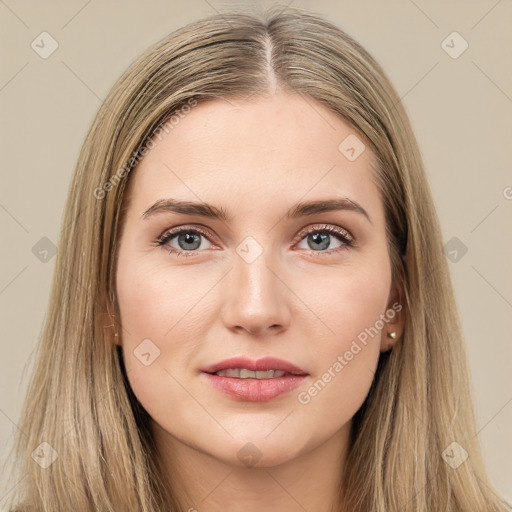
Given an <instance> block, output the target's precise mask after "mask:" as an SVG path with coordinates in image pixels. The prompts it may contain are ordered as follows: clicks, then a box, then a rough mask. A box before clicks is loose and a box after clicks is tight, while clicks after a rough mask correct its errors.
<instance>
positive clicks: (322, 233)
mask: <svg viewBox="0 0 512 512" xmlns="http://www.w3.org/2000/svg"><path fill="white" fill-rule="evenodd" d="M333 237H334V238H336V239H337V240H338V242H339V244H338V245H337V246H336V247H331V240H330V239H332V238H333ZM302 242H306V243H307V245H308V247H301V249H310V250H312V251H314V252H327V251H326V249H329V248H330V249H332V251H329V252H335V251H336V250H337V249H340V248H343V247H344V246H349V247H350V246H352V245H353V241H352V239H351V237H350V235H349V234H348V232H346V231H344V230H339V229H337V228H333V227H330V226H326V227H324V228H321V229H314V230H312V231H309V232H308V233H306V234H305V236H304V237H303V238H302V239H301V243H302Z"/></svg>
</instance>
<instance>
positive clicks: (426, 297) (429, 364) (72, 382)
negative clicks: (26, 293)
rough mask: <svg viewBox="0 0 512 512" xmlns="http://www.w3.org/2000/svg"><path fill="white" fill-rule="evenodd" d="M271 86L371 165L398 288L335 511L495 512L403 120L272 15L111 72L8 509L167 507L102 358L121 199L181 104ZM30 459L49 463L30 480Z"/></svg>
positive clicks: (135, 414) (440, 263) (316, 23)
mask: <svg viewBox="0 0 512 512" xmlns="http://www.w3.org/2000/svg"><path fill="white" fill-rule="evenodd" d="M271 83H272V84H274V83H275V84H276V85H277V87H278V88H279V89H281V90H283V91H289V92H292V93H299V94H303V95H304V96H305V97H307V96H309V97H312V98H315V99H317V100H319V101H320V102H322V103H323V104H324V105H325V106H326V107H327V108H329V109H331V110H332V111H334V112H336V113H338V114H339V115H340V116H343V118H344V119H345V120H347V121H348V122H349V123H350V124H351V125H352V126H353V127H354V129H355V130H356V131H357V133H358V134H359V135H360V136H361V138H363V139H364V140H365V141H366V142H365V143H367V144H368V145H369V147H371V149H372V150H373V152H374V153H375V155H376V157H377V162H378V165H377V166H376V168H375V169H374V175H375V183H376V184H377V186H378V187H379V190H380V193H381V198H382V201H383V203H384V207H385V212H386V221H387V235H388V244H389V252H390V258H391V263H392V269H393V277H394V278H395V279H396V280H397V282H400V283H401V285H402V288H403V298H404V309H405V311H406V324H405V331H404V334H403V337H402V338H401V339H400V341H399V342H398V343H397V345H396V346H395V348H394V349H393V350H392V351H391V352H390V353H387V354H383V355H382V356H381V358H380V360H379V364H378V368H377V372H376V374H375V378H374V382H373V384H372V387H371V390H370V392H369V394H368V396H367V398H366V401H365V402H364V404H363V406H362V407H361V409H360V410H359V411H358V412H357V413H356V415H355V417H354V421H353V430H352V437H351V445H350V450H349V454H348V460H347V463H346V468H347V469H346V472H345V478H344V480H343V482H340V497H341V496H342V495H343V499H344V500H345V501H344V503H345V505H344V506H345V507H346V508H343V510H351V511H352V510H353V511H361V512H368V511H372V512H390V511H398V510H400V511H405V510H407V511H408V512H412V511H423V512H424V511H436V512H437V511H446V512H455V511H464V512H479V511H481V512H484V511H485V512H490V511H495V512H498V511H505V510H507V505H508V504H506V503H505V501H504V500H502V499H501V498H500V497H499V496H498V495H497V494H496V493H495V491H494V490H493V488H492V485H491V483H490V482H489V480H488V478H487V476H486V473H485V469H484V466H483V463H482V460H481V455H480V451H479V446H478V442H477V438H476V429H475V419H474V413H473V409H472V407H473V406H472V397H471V388H470V379H469V376H468V370H467V362H466V356H465V351H464V343H463V337H462V330H461V327H460V324H459V320H458V313H457V309H456V303H455V298H454V294H453V291H452V285H451V281H450V276H449V271H448V266H447V262H446V258H445V255H444V252H443V244H442V237H441V231H440V226H439V221H438V218H437V214H436V212H435V208H434V204H433V200H432V197H431V193H430V191H429V186H428V182H427V179H426V177H425V173H424V168H423V163H422V159H421V156H420V152H419V149H418V146H417V143H416V140H415V137H414V135H413V132H412V130H411V126H410V124H409V120H408V118H407V114H406V112H405V110H404V108H403V106H402V104H401V102H400V98H399V97H398V95H397V93H396V92H395V90H394V89H393V87H392V85H391V83H390V81H389V80H388V78H387V77H386V75H385V73H384V72H383V70H382V69H381V67H380V66H379V65H378V64H377V63H376V62H375V60H374V59H373V58H372V57H371V56H370V55H369V54H368V53H367V51H366V50H365V49H364V48H362V47H361V46H360V45H359V44H358V43H357V42H356V41H354V40H353V39H352V38H351V37H349V36H348V35H347V34H346V33H344V32H343V31H342V30H340V29H339V28H337V27H336V26H334V25H332V24H330V23H329V22H327V21H325V20H323V19H322V18H320V17H318V16H316V15H314V14H312V13H308V12H306V11H302V10H298V9H289V8H288V9H286V10H282V8H280V11H279V12H277V11H274V10H273V9H271V10H270V11H269V12H267V14H266V16H265V17H263V18H262V17H258V16H252V15H248V14H243V13H240V12H231V13H223V14H222V15H215V16H210V17H208V18H205V19H202V20H199V21H197V22H194V23H191V24H189V25H187V26H185V27H183V28H181V29H179V30H177V31H175V32H173V33H171V34H170V35H168V36H167V37H165V38H164V39H163V40H161V41H159V42H158V43H157V44H155V45H153V46H152V47H151V48H149V49H148V50H147V51H146V52H145V53H144V54H143V55H142V56H140V57H139V58H138V59H137V60H136V61H135V62H134V63H133V64H132V65H131V66H130V67H129V68H128V70H127V71H126V72H125V73H124V74H123V76H122V77H121V78H120V79H119V80H118V81H117V83H116V84H115V85H114V87H113V88H112V90H111V92H110V93H109V95H108V97H107V98H106V99H105V101H104V103H103V105H102V106H101V108H100V109H99V112H98V114H97V116H96V118H95V120H94V122H93V124H92V127H91V128H90V131H89V133H88V135H87V137H86V140H85V142H84V145H83V147H82V150H81V152H80V155H79V159H78V163H77V166H76V170H75V174H74V178H73V181H72V184H71V187H70V191H69V196H68V200H67V205H66V210H65V216H64V221H63V225H62V229H61V232H60V240H59V246H58V254H57V259H56V264H55V271H54V279H53V284H52V291H51V298H50V302H49V309H48V314H47V319H46V322H45V326H44V331H43V333H42V336H41V340H40V343H39V345H38V350H37V354H36V362H35V367H34V372H33V375H32V378H31V381H30V384H29V389H28V393H27V397H26V400H25V403H24V407H23V410H22V415H21V420H20V422H19V430H18V433H17V437H16V440H15V446H14V451H13V453H14V454H15V464H14V470H15V472H14V476H13V482H14V483H17V482H19V483H18V485H17V486H16V488H15V492H13V494H12V500H11V507H12V508H13V510H23V511H34V512H35V511H48V512H49V511H51V512H60V511H66V512H69V510H77V511H80V512H86V511H91V512H92V511H97V510H102V511H107V510H108V511H115V512H120V511H126V510H133V511H135V510H137V511H141V512H156V511H161V512H163V511H164V510H165V511H178V510H179V504H178V501H177V499H176V498H175V497H174V496H173V494H172V492H171V491H169V489H168V485H167V484H166V482H165V481H164V478H163V476H162V475H163V469H162V467H161V466H160V461H159V458H158V454H157V453H156V452H155V446H154V444H153V440H152V439H151V436H150V434H149V429H148V428H147V422H148V415H147V413H146V412H145V411H144V409H143V408H142V406H141V405H140V404H139V403H138V402H137V400H136V398H135V397H134V395H133V393H132V392H131V389H130V386H129V384H128V381H127V378H126V372H125V369H124V365H123V361H122V354H121V352H120V350H119V347H118V346H116V345H115V344H113V343H112V336H113V329H112V328H111V325H110V324H111V323H112V322H111V319H110V317H109V314H114V315H116V314H118V310H117V305H116V300H115V294H114V290H115V271H116V257H117V251H118V240H119V235H120V232H121V229H122V223H123V218H124V212H125V209H126V200H125V196H126V185H127V182H128V181H129V179H130V173H131V172H133V168H134V166H136V163H137V161H138V159H139V157H140V156H141V153H140V151H141V149H142V148H143V147H144V146H145V144H147V143H148V141H149V140H150V137H151V136H152V135H153V134H154V133H155V130H157V129H158V128H159V127H160V126H162V124H163V123H165V122H167V121H168V120H169V118H170V116H171V115H173V113H175V112H177V111H179V109H183V108H185V107H186V105H187V104H190V101H191V100H193V101H194V102H195V101H197V102H198V103H201V102H203V101H207V100H211V99H218V98H237V99H247V98H248V97H252V96H257V95H264V94H268V93H269V89H270V86H271ZM134 155H135V156H134ZM453 442H456V443H458V445H460V447H462V448H463V449H464V450H465V451H466V452H467V453H468V454H469V457H468V458H467V460H466V461H465V462H464V463H462V464H461V465H460V466H458V467H457V468H456V469H454V468H452V467H451V466H450V465H449V464H448V463H446V462H445V461H444V460H443V456H442V454H443V452H445V450H446V449H447V448H449V447H450V445H452V443H453ZM41 443H48V445H49V446H48V445H43V446H41ZM453 446H454V445H452V446H451V448H449V449H453ZM455 446H456V449H460V448H459V447H458V446H457V445H455ZM36 447H39V448H38V449H39V450H43V451H42V453H43V456H44V457H46V458H47V459H48V457H50V459H51V458H52V454H53V455H57V459H56V460H55V461H54V462H53V463H52V464H51V465H49V467H46V468H44V467H42V466H41V465H40V464H37V463H36V462H35V458H34V457H33V456H32V453H33V451H34V450H35V449H36ZM50 447H51V448H50ZM51 450H55V452H53V451H51ZM44 454H46V455H44ZM36 457H37V454H36ZM340 510H342V506H341V498H340Z"/></svg>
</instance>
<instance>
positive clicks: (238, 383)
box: [201, 357, 309, 402]
mask: <svg viewBox="0 0 512 512" xmlns="http://www.w3.org/2000/svg"><path fill="white" fill-rule="evenodd" d="M228 368H246V369H247V370H252V371H265V370H282V371H285V372H287V373H288V374H289V375H285V376H283V377H276V378H271V379H251V378H248V379H239V378H236V377H224V376H220V375H214V373H215V372H218V371H220V370H226V369H228ZM201 371H202V374H201V375H202V377H203V378H204V379H206V381H207V382H208V383H209V384H210V385H211V386H213V387H214V388H215V389H216V390H218V391H220V392H222V393H224V394H226V395H228V396H229V397H231V398H234V399H235V400H241V401H247V402H265V401H268V400H272V399H273V398H277V397H278V396H279V395H282V394H283V393H287V392H289V391H291V390H293V389H295V388H296V387H298V386H300V384H301V383H302V382H303V381H304V380H305V379H306V378H307V377H308V375H309V374H308V373H307V372H305V371H304V370H302V368H299V367H298V366H296V365H294V364H292V363H290V362H289V361H284V360H282V359H277V358H275V357H264V358H262V359H258V360H256V361H255V360H253V359H249V358H247V357H233V358H231V359H225V360H224V361H220V362H218V363H215V364H213V365H211V366H208V367H206V368H203V369H202V370H201Z"/></svg>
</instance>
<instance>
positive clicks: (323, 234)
mask: <svg viewBox="0 0 512 512" xmlns="http://www.w3.org/2000/svg"><path fill="white" fill-rule="evenodd" d="M203 238H204V239H206V240H208V243H210V247H211V246H212V245H211V242H210V241H209V238H210V237H209V235H208V234H207V233H206V232H205V231H203V230H202V229H199V228H197V227H194V228H190V227H180V228H176V229H172V230H170V231H166V232H165V233H164V234H163V235H162V236H161V237H160V238H158V239H157V240H156V245H158V246H161V247H165V248H166V249H167V250H168V252H169V254H175V255H176V256H180V257H181V256H184V257H188V256H194V255H195V254H197V253H198V252H202V251H199V249H200V248H202V249H205V247H204V244H203V240H202V239H203ZM332 238H336V239H337V241H338V245H337V246H336V247H334V248H333V247H331V245H332V243H331V239H332ZM302 242H306V243H307V246H308V247H299V248H301V249H307V250H309V251H311V252H316V253H326V254H332V253H333V252H334V253H337V252H338V251H340V250H343V249H345V248H347V247H353V246H354V245H355V243H354V242H355V241H354V238H353V237H352V235H351V234H350V233H349V232H348V231H346V230H345V229H343V228H340V227H338V226H330V225H325V224H322V225H315V226H312V227H310V228H308V230H307V231H305V232H302V233H300V235H299V243H302ZM176 245H177V246H176ZM210 247H206V248H210ZM327 249H330V250H327Z"/></svg>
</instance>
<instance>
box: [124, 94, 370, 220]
mask: <svg viewBox="0 0 512 512" xmlns="http://www.w3.org/2000/svg"><path fill="white" fill-rule="evenodd" d="M174 119H175V120H178V119H179V121H178V122H175V123H174V124H173V125H172V128H171V127H170V128H171V129H169V130H167V131H168V133H166V132H165V131H163V130H161V131H160V137H158V138H156V137H154V138H153V142H154V144H152V147H151V149H149V150H148V151H147V153H146V154H145V156H144V158H143V159H142V160H141V162H140V163H139V164H138V166H137V167H136V169H135V170H134V171H132V173H133V176H131V177H130V179H131V180H132V183H131V187H130V189H131V191H130V195H131V201H130V203H132V204H135V205H137V207H138V209H139V210H140V208H143V207H144V205H145V207H146V208H147V207H148V206H149V205H150V202H154V201H155V200H157V199H162V198H164V197H168V196H172V197H179V198H180V199H189V200H194V201H197V200H203V201H206V202H209V203H221V204H222V205H226V204H227V203H228V202H230V200H232V199H233V198H235V197H244V198H245V199H246V201H247V205H249V204H250V203H251V202H252V201H254V202H255V203H257V204H259V205H260V207H261V206H264V205H265V204H266V202H268V201H273V202H274V203H275V202H276V200H277V201H283V202H285V201H288V200H287V199H286V198H289V202H297V201H299V200H300V199H302V198H305V199H313V198H316V197H321V196H326V195H329V196H333V195H334V196H335V195H344V196H349V197H351V198H352V199H354V200H357V201H361V202H363V201H366V202H371V201H378V200H379V197H378V193H377V189H376V187H375V185H374V183H373V180H372V173H373V171H372V169H371V164H372V162H373V160H374V155H373V154H372V151H371V149H370V148H369V147H368V145H366V146H365V145H364V142H363V140H362V138H361V137H360V136H359V135H357V134H356V132H355V130H354V129H353V128H352V127H351V125H350V124H348V122H346V121H345V120H344V119H343V118H342V117H341V116H338V115H336V114H335V113H333V112H332V111H330V110H329V109H327V108H326V107H325V106H323V105H322V104H321V103H320V102H318V101H316V100H314V99H312V98H310V97H306V96H304V95H300V94H287V93H278V94H276V95H274V96H269V97H260V98H254V99H251V100H249V101H243V100H231V99H229V100H212V101H208V102H206V103H199V104H198V105H197V106H195V107H192V108H191V110H190V111H189V112H188V113H186V114H182V115H181V116H179V117H177V116H176V117H175V118H174ZM352 149H353V151H352ZM347 150H348V152H347ZM361 151H362V152H361ZM354 156H355V157H356V158H354ZM307 196H309V197H307ZM142 211H143V210H142Z"/></svg>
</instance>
